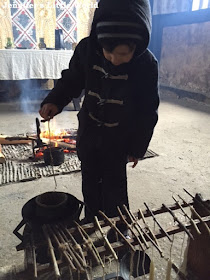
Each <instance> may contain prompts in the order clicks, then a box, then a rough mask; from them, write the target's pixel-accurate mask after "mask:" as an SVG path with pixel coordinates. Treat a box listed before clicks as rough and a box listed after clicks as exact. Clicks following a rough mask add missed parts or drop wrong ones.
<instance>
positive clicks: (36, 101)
mask: <svg viewBox="0 0 210 280" xmlns="http://www.w3.org/2000/svg"><path fill="white" fill-rule="evenodd" d="M40 84H41V82H40V81H39V80H23V81H20V83H19V87H20V96H19V102H20V109H21V111H22V112H24V113H25V114H30V113H32V112H37V113H38V111H39V108H40V104H41V102H42V101H43V99H44V98H45V96H46V95H47V94H48V92H49V90H43V89H40V86H41V85H40Z"/></svg>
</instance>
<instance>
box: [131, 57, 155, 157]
mask: <svg viewBox="0 0 210 280" xmlns="http://www.w3.org/2000/svg"><path fill="white" fill-rule="evenodd" d="M142 75H143V82H142V83H140V85H139V88H138V91H137V96H135V100H136V102H135V106H134V108H135V110H134V113H133V120H132V123H131V131H130V139H131V141H130V150H129V152H128V154H129V155H130V156H134V157H135V158H143V156H144V154H145V153H146V151H147V148H148V146H149V143H150V140H151V138H152V135H153V131H154V127H155V125H156V124H157V121H158V106H159V94H158V64H157V61H156V59H155V58H152V61H150V63H149V65H145V67H144V72H143V74H142ZM139 80H140V79H139ZM141 80H142V79H141Z"/></svg>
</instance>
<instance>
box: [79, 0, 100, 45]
mask: <svg viewBox="0 0 210 280" xmlns="http://www.w3.org/2000/svg"><path fill="white" fill-rule="evenodd" d="M97 6H98V3H97V1H96V0H77V42H79V41H80V40H81V39H83V38H85V37H87V36H89V34H90V30H91V23H92V20H93V15H94V12H95V9H96V8H97Z"/></svg>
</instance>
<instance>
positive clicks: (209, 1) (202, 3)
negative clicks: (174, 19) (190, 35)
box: [192, 0, 210, 11]
mask: <svg viewBox="0 0 210 280" xmlns="http://www.w3.org/2000/svg"><path fill="white" fill-rule="evenodd" d="M209 7H210V0H193V4H192V10H193V11H197V10H200V9H207V8H209Z"/></svg>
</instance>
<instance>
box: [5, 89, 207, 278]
mask: <svg viewBox="0 0 210 280" xmlns="http://www.w3.org/2000/svg"><path fill="white" fill-rule="evenodd" d="M161 100H162V102H161V105H160V109H159V122H158V125H157V127H156V129H155V133H154V137H153V139H152V141H151V144H150V149H152V150H153V151H154V152H156V153H158V154H159V156H158V157H155V158H152V159H147V160H144V161H141V162H139V164H138V165H137V167H136V168H135V169H132V168H131V164H128V166H127V171H128V191H129V200H130V206H131V210H133V211H137V210H138V209H139V208H142V209H145V207H144V202H147V204H148V205H149V206H150V207H151V208H157V207H160V206H161V205H162V203H165V204H169V205H170V204H172V203H174V201H173V199H172V195H173V194H174V193H179V194H180V195H182V196H183V197H185V198H186V199H187V200H188V201H189V200H190V197H189V196H188V195H187V194H185V193H184V191H183V188H186V189H187V190H188V191H189V192H190V193H192V194H193V195H194V194H195V193H197V192H199V193H201V194H202V195H203V196H204V197H205V198H207V199H210V187H209V185H210V169H209V162H210V125H209V124H210V106H208V105H205V104H202V103H198V102H196V101H192V100H183V99H177V97H176V96H174V95H171V94H169V93H164V94H163V93H162V94H161ZM25 107H26V109H28V111H27V112H25V113H23V112H22V111H21V106H20V104H19V103H9V104H8V103H1V104H0V134H7V135H16V134H18V133H26V132H29V131H33V130H35V118H36V117H38V113H37V111H38V107H37V104H34V106H29V107H28V108H27V106H25ZM76 114H77V112H75V111H72V110H71V108H69V107H68V110H67V111H64V112H63V113H62V114H61V115H58V116H57V117H56V118H55V120H54V122H53V124H54V125H55V126H56V127H59V128H70V127H71V128H74V127H76V126H77V118H76ZM53 124H52V125H53ZM57 184H58V188H57V190H59V191H63V192H69V193H71V194H73V195H74V196H76V197H77V198H78V199H82V194H81V174H80V173H78V174H71V175H63V176H58V177H57ZM54 189H55V183H54V180H53V178H52V177H51V178H42V179H39V180H37V181H32V182H25V183H17V184H11V185H6V186H2V187H0V279H6V278H4V275H5V273H6V271H9V270H11V268H12V267H13V268H14V267H16V268H18V267H21V266H22V265H23V253H22V252H16V249H15V246H16V245H18V244H19V240H18V239H17V237H16V236H14V235H13V233H12V232H13V230H14V228H15V227H16V226H17V224H18V223H19V222H20V221H21V219H22V217H21V209H22V207H23V205H24V204H25V203H26V202H27V201H28V200H29V199H30V198H32V197H34V196H36V195H38V194H40V193H43V192H46V191H49V190H54ZM171 223H172V222H171V221H168V224H171ZM178 243H180V242H178V241H177V244H178ZM165 244H166V243H165ZM177 244H174V246H173V248H172V258H176V256H177V254H178V253H179V254H180V246H181V245H180V244H179V245H177ZM181 244H182V243H181ZM166 246H167V245H166ZM168 248H169V247H168ZM157 263H158V261H157ZM163 270H165V264H164V267H163V264H162V263H161V265H159V266H157V269H156V279H160V280H162V279H165V276H164V277H163ZM7 279H12V278H7ZM14 279H16V278H14ZM22 279H26V280H29V279H28V278H22ZM174 279H175V278H174Z"/></svg>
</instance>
